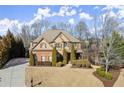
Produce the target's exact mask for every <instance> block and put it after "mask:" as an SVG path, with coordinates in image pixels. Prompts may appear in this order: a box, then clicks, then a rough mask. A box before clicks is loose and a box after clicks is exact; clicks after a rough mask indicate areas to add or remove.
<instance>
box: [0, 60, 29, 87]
mask: <svg viewBox="0 0 124 93" xmlns="http://www.w3.org/2000/svg"><path fill="white" fill-rule="evenodd" d="M26 65H27V59H26V58H16V59H12V60H10V61H9V62H8V63H7V64H6V65H5V66H4V68H3V69H1V70H0V87H25V67H26Z"/></svg>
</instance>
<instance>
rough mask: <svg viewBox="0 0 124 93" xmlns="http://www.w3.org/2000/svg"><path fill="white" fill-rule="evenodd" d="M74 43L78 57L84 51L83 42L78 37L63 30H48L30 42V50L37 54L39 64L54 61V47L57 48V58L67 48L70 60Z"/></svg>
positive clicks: (36, 59)
mask: <svg viewBox="0 0 124 93" xmlns="http://www.w3.org/2000/svg"><path fill="white" fill-rule="evenodd" d="M72 44H74V47H75V50H76V58H80V57H81V54H82V51H81V43H80V41H79V40H78V39H76V38H75V37H73V36H72V35H70V34H69V33H67V32H65V31H63V30H48V31H45V32H44V33H43V34H42V35H41V36H39V37H38V38H37V39H35V40H34V41H33V42H31V43H30V51H32V52H33V54H34V55H35V61H36V62H38V64H42V63H44V62H49V63H50V62H52V50H53V48H54V47H56V50H57V59H59V57H62V56H63V49H64V48H65V49H66V51H67V54H68V60H70V52H71V45H72Z"/></svg>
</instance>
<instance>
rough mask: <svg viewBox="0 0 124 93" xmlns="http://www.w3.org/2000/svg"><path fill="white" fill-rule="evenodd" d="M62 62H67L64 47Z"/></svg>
mask: <svg viewBox="0 0 124 93" xmlns="http://www.w3.org/2000/svg"><path fill="white" fill-rule="evenodd" d="M63 63H64V64H67V51H66V49H65V48H64V50H63Z"/></svg>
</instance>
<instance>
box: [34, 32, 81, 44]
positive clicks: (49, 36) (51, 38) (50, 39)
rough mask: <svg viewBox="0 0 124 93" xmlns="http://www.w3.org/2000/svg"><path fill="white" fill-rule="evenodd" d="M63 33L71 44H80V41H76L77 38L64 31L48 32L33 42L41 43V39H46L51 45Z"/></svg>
mask: <svg viewBox="0 0 124 93" xmlns="http://www.w3.org/2000/svg"><path fill="white" fill-rule="evenodd" d="M61 33H62V34H64V35H65V36H66V37H67V38H68V39H69V41H70V42H80V41H79V40H78V39H76V38H75V37H73V36H72V35H70V34H69V33H67V32H65V31H63V30H47V31H45V32H44V33H43V34H42V35H41V36H39V37H38V38H37V39H35V40H34V41H33V42H39V41H40V40H41V39H43V38H44V39H46V40H47V41H48V42H49V43H50V42H53V41H54V39H55V38H56V37H57V36H58V35H60V34H61Z"/></svg>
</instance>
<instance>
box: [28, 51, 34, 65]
mask: <svg viewBox="0 0 124 93" xmlns="http://www.w3.org/2000/svg"><path fill="white" fill-rule="evenodd" d="M29 58H30V60H29V65H30V66H34V65H35V62H34V56H33V53H32V51H31V52H30V53H29Z"/></svg>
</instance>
